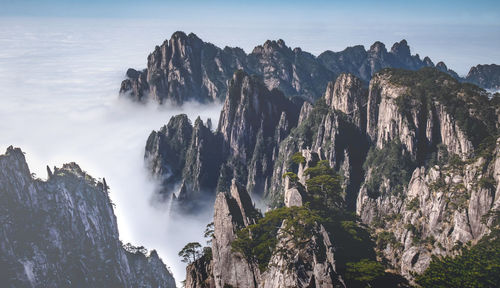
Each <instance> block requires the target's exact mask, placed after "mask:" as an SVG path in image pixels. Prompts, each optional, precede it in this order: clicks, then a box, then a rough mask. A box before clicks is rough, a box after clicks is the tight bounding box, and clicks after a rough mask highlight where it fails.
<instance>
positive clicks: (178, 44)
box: [120, 32, 247, 104]
mask: <svg viewBox="0 0 500 288" xmlns="http://www.w3.org/2000/svg"><path fill="white" fill-rule="evenodd" d="M246 57H247V56H246V54H245V53H244V52H243V50H241V49H239V48H228V47H226V48H225V49H220V48H218V47H216V46H214V45H212V44H210V43H205V42H203V41H202V40H201V39H200V38H198V37H197V36H196V35H195V34H193V33H191V34H189V35H186V34H185V33H184V32H175V33H174V34H173V35H172V37H171V38H170V40H167V41H165V42H164V43H163V44H162V45H161V46H156V48H155V50H154V51H153V53H151V54H150V55H149V56H148V64H147V69H145V70H144V71H135V70H132V71H135V73H131V74H130V73H127V77H128V79H126V80H124V81H123V82H122V86H121V89H120V94H122V95H124V96H128V97H130V98H132V99H134V100H136V101H142V102H144V101H146V100H147V99H151V100H153V101H156V102H158V103H160V104H161V103H164V102H169V101H171V102H173V103H177V104H182V103H183V102H186V101H190V100H196V101H200V102H211V101H214V100H217V99H219V100H220V99H221V98H223V97H224V96H225V94H226V89H227V86H226V81H227V79H229V78H230V77H231V75H232V74H233V72H234V71H235V70H237V69H240V68H242V67H243V66H246V64H245V61H246V60H247V59H246ZM129 71H130V70H129ZM131 76H132V77H131ZM144 80H146V81H144Z"/></svg>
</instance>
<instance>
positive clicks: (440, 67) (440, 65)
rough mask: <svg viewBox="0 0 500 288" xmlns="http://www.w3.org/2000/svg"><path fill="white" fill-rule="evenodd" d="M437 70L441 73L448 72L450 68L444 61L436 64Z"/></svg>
mask: <svg viewBox="0 0 500 288" xmlns="http://www.w3.org/2000/svg"><path fill="white" fill-rule="evenodd" d="M436 69H438V70H439V71H441V72H445V73H446V72H448V67H447V66H446V64H444V62H443V61H440V62H438V63H437V64H436Z"/></svg>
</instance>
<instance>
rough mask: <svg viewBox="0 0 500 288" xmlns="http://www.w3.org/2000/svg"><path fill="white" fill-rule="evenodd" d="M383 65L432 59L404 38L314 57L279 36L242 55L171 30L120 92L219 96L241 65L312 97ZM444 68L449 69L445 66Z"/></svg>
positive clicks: (161, 97)
mask: <svg viewBox="0 0 500 288" xmlns="http://www.w3.org/2000/svg"><path fill="white" fill-rule="evenodd" d="M440 63H442V62H440ZM445 66H446V65H444V67H445ZM387 67H392V68H402V69H409V70H417V69H420V68H422V67H434V64H433V62H432V61H431V60H430V59H429V58H428V57H426V58H424V59H423V60H421V59H420V57H419V56H418V54H417V55H411V54H410V48H409V46H408V44H407V42H406V40H402V41H401V42H399V43H395V44H394V45H393V46H392V48H391V51H387V49H386V48H385V45H384V44H383V43H381V42H375V43H374V44H373V45H372V46H371V47H370V49H369V50H365V48H364V47H363V46H354V47H349V48H347V49H345V50H344V51H341V52H332V51H326V52H324V53H322V54H321V55H319V56H318V57H315V56H314V55H312V54H310V53H308V52H305V51H303V50H302V49H300V48H295V49H292V48H290V47H288V46H287V45H286V44H285V42H284V41H283V40H281V39H280V40H278V41H271V40H268V41H266V42H265V43H264V44H263V45H259V46H257V47H255V48H254V49H253V51H252V52H251V53H250V54H246V53H245V52H244V51H243V50H242V49H240V48H230V47H225V48H224V49H221V48H218V47H216V46H214V45H213V44H210V43H206V42H203V41H202V40H201V39H199V38H198V37H197V36H196V35H195V34H193V33H191V34H189V35H186V34H185V33H183V32H175V33H174V34H173V35H172V37H171V38H170V40H167V41H165V42H164V43H163V44H162V45H161V46H156V48H155V50H154V51H153V52H152V53H151V54H150V55H149V56H148V61H147V68H146V69H144V70H142V71H138V70H134V69H129V70H128V71H127V73H126V76H127V79H126V80H124V81H123V82H122V85H121V88H120V94H121V95H122V96H123V97H126V98H129V99H133V100H135V101H139V102H146V101H148V100H151V101H155V102H158V103H160V104H161V103H165V102H172V103H175V104H182V103H184V102H186V101H191V100H195V101H199V102H212V101H223V100H224V99H225V97H226V94H227V90H228V82H229V81H230V80H231V78H232V75H233V73H234V72H235V71H236V70H239V69H241V70H244V71H245V72H247V73H248V74H255V75H259V76H260V77H262V79H263V82H264V83H265V85H266V87H267V88H268V89H269V90H272V89H275V88H277V89H280V90H281V91H282V92H284V94H285V95H286V96H287V97H299V98H303V99H308V100H309V101H314V100H316V99H318V98H320V97H321V96H322V94H323V93H324V91H325V89H326V86H327V84H328V82H329V81H331V80H332V79H335V77H336V76H338V75H340V74H341V73H351V74H353V75H356V76H357V77H359V78H360V79H361V80H362V81H364V82H368V81H370V79H371V77H372V76H373V75H374V74H375V73H376V72H378V71H379V70H380V69H383V68H387ZM438 68H443V65H440V66H439V67H438ZM450 71H451V70H450ZM446 72H447V73H451V72H449V71H448V69H447V68H446ZM453 73H454V72H453ZM453 73H451V74H453ZM455 74H456V73H455ZM455 74H454V75H453V76H455ZM457 77H458V76H457Z"/></svg>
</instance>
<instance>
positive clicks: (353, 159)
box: [266, 74, 369, 207]
mask: <svg viewBox="0 0 500 288" xmlns="http://www.w3.org/2000/svg"><path fill="white" fill-rule="evenodd" d="M367 94H368V92H367V89H366V87H364V86H363V85H362V82H361V80H360V79H359V78H357V77H355V76H354V75H352V74H341V75H340V76H339V77H338V78H337V80H336V81H335V82H329V83H328V86H327V90H326V93H325V95H324V97H323V98H322V99H320V100H318V101H317V102H316V104H315V105H314V107H313V106H312V105H311V104H309V103H307V102H306V103H304V105H303V106H302V109H301V112H300V116H299V119H300V121H299V125H298V126H297V128H296V129H293V130H292V132H291V133H290V136H289V137H287V138H286V139H284V140H283V141H282V142H281V143H280V148H279V153H278V154H277V155H278V157H277V158H276V159H277V160H276V161H275V162H274V172H273V176H272V179H271V185H270V186H269V189H267V190H266V193H267V194H266V196H267V197H268V198H269V199H271V203H276V201H279V198H280V196H279V195H280V194H281V191H282V189H283V187H284V179H283V177H282V175H283V174H284V173H286V172H287V171H293V172H296V173H297V175H298V176H299V179H300V181H301V182H302V184H305V180H306V179H305V177H304V175H303V172H304V171H305V170H306V169H307V168H308V167H309V166H308V164H307V163H308V162H309V161H311V160H313V159H311V157H312V155H318V157H319V159H320V160H328V162H329V163H330V166H332V167H335V169H336V170H342V173H341V174H343V175H342V176H344V186H345V189H346V200H347V205H348V206H350V207H351V206H352V207H354V206H353V205H354V203H355V198H356V195H357V191H358V190H359V185H360V184H361V181H362V177H363V175H364V173H363V171H362V164H363V161H364V158H365V156H366V152H367V150H368V145H369V143H368V137H367V136H366V135H365V132H364V131H365V130H366V128H365V126H366V105H367ZM296 152H300V153H301V154H302V155H303V156H304V157H305V158H306V161H305V163H303V164H302V163H301V164H299V165H298V166H297V167H295V169H292V167H291V163H290V159H291V157H292V155H293V154H294V153H296Z"/></svg>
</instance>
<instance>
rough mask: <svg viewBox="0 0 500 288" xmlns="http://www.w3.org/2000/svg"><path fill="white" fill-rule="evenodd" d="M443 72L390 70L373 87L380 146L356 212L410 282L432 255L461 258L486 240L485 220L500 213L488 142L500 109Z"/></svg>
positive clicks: (375, 136) (372, 118)
mask: <svg viewBox="0 0 500 288" xmlns="http://www.w3.org/2000/svg"><path fill="white" fill-rule="evenodd" d="M398 73H402V74H407V75H406V76H405V75H402V74H398ZM424 73H425V74H424ZM436 73H437V72H433V71H430V70H429V71H425V70H422V71H419V72H412V73H410V72H396V73H395V72H394V71H393V72H389V71H388V72H382V73H379V74H377V75H376V76H375V77H374V78H373V79H372V81H371V82H370V94H369V100H368V125H367V133H368V135H369V136H370V138H371V140H372V141H373V143H374V148H373V149H372V151H371V152H370V153H369V155H368V157H367V159H368V160H367V162H365V169H366V171H367V176H366V179H365V182H364V184H363V186H362V187H361V189H360V191H359V195H358V198H357V203H356V211H357V213H358V215H360V217H361V219H362V220H363V222H365V223H369V224H370V225H371V226H372V227H374V228H376V229H377V230H378V232H377V237H378V240H377V241H378V245H379V249H381V250H382V252H383V253H384V255H385V256H386V257H387V258H388V259H389V261H390V263H391V264H392V265H393V267H395V268H396V269H398V270H399V271H401V273H402V274H403V275H404V276H405V277H408V278H411V273H413V272H417V273H421V272H423V271H424V270H425V269H426V268H427V266H428V265H429V263H430V260H431V255H453V254H455V253H456V252H457V249H458V248H459V247H461V245H464V244H465V243H467V242H469V241H472V242H473V243H474V242H475V241H477V240H478V239H480V238H481V237H482V236H483V235H485V234H486V233H488V231H489V230H488V228H487V224H486V223H487V222H488V220H487V219H485V218H484V217H486V218H488V217H489V216H488V215H490V216H491V215H495V213H494V212H491V211H492V209H493V210H494V208H493V207H494V202H495V199H494V198H495V196H494V192H493V191H494V190H495V189H496V187H497V182H495V181H494V180H493V179H494V178H493V174H494V172H493V171H494V169H495V168H494V164H493V163H494V161H495V160H494V159H496V157H498V155H497V154H496V153H495V152H494V151H495V149H493V148H491V147H492V146H491V144H486V143H491V142H492V141H491V139H492V137H494V135H496V134H497V132H496V128H494V127H496V124H495V121H496V118H497V117H496V116H495V113H496V112H495V108H494V107H492V106H493V105H490V103H489V102H488V95H485V94H484V93H483V92H482V91H480V90H478V89H468V87H470V86H467V85H463V84H460V83H459V82H458V81H456V80H454V79H453V78H451V77H447V76H446V75H444V74H436ZM410 79H417V80H416V81H414V80H411V81H410ZM426 79H427V80H426ZM429 80H431V81H432V82H430V83H433V84H432V85H430V86H426V85H425V84H421V83H425V82H424V81H429ZM427 83H429V82H427ZM417 87H418V88H417ZM416 91H418V92H416ZM435 91H441V92H439V93H435ZM478 111H482V112H480V113H478ZM459 115H466V116H465V118H466V119H467V120H466V121H470V122H469V123H471V122H474V123H476V124H474V125H475V127H476V129H475V130H474V131H472V130H470V127H471V126H468V124H465V122H464V116H459ZM476 125H477V126H476ZM487 127H490V128H487ZM478 135H481V136H480V137H478ZM493 142H494V141H493ZM395 143H397V144H395ZM478 143H482V144H481V145H479V144H478ZM479 147H481V148H479ZM485 147H490V148H485ZM478 149H479V150H481V151H480V152H479V153H478V152H477V150H478ZM485 149H486V150H485ZM492 159H493V160H492ZM388 163H390V164H388ZM386 165H389V166H386ZM374 183H376V184H374ZM479 183H481V184H479ZM487 183H488V184H487ZM481 219H482V220H481ZM485 221H486V222H485Z"/></svg>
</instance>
